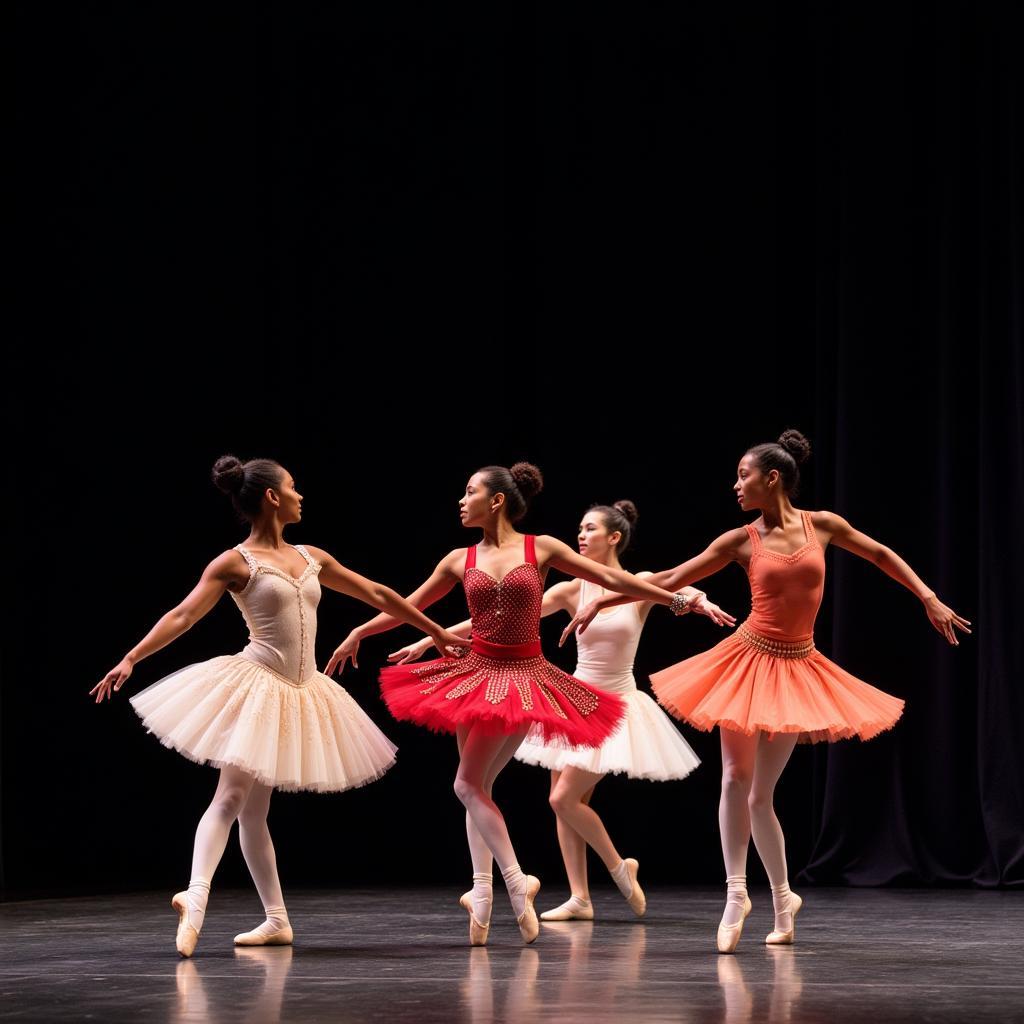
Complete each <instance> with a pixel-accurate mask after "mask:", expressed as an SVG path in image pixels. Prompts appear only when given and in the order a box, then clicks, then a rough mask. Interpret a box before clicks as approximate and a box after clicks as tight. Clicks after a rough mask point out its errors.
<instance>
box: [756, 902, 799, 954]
mask: <svg viewBox="0 0 1024 1024" xmlns="http://www.w3.org/2000/svg"><path fill="white" fill-rule="evenodd" d="M803 905H804V901H803V900H802V899H801V898H800V897H799V896H797V894H796V893H795V892H792V893H790V894H789V912H790V914H791V915H792V916H793V923H792V925H790V928H789V931H788V932H780V931H771V932H769V933H768V935H767V936H766V937H765V940H764V941H765V945H766V946H792V945H793V940H794V939H795V938H796V915H797V914H799V913H800V908H801V907H802V906H803Z"/></svg>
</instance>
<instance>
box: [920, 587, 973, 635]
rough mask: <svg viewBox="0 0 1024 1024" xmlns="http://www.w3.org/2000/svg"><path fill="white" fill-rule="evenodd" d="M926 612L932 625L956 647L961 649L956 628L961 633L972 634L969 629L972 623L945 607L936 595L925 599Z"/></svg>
mask: <svg viewBox="0 0 1024 1024" xmlns="http://www.w3.org/2000/svg"><path fill="white" fill-rule="evenodd" d="M924 610H925V612H926V613H927V614H928V618H929V619H930V620H931V624H932V625H933V626H934V627H935V628H936V629H937V630H938V631H939V632H940V633H941V634H942V635H943V636H944V637H945V638H946V639H947V640H948V641H949V642H950V643H951V644H952V645H953V646H954V647H959V646H960V641H959V640H958V639H957V637H956V633H955V632H954V627H956V629H959V630H960V632H961V633H970V632H971V631H970V630H969V629H968V628H967V627H968V626H969V625H970V624H971V623H970V622H969V621H968V620H967V619H965V618H964V617H963V616H962V615H957V613H956V612H955V611H953V609H952V608H949V607H947V606H946V605H944V604H943V603H942V602H941V601H940V600H939V599H938V598H937V597H936V596H935V595H934V594H932V596H931V597H928V598H925V602H924Z"/></svg>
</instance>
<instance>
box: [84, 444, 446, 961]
mask: <svg viewBox="0 0 1024 1024" xmlns="http://www.w3.org/2000/svg"><path fill="white" fill-rule="evenodd" d="M213 478H214V483H216V484H217V486H218V487H219V488H220V489H221V490H222V491H224V492H225V493H227V494H230V495H231V498H232V501H233V503H234V506H235V509H236V510H237V511H238V512H239V514H240V515H241V516H242V517H243V518H244V519H246V520H248V522H249V524H250V533H249V538H248V540H247V541H246V543H245V545H239V546H238V547H237V548H233V549H232V550H230V551H225V552H224V553H223V554H222V555H219V556H218V557H217V558H215V559H214V560H213V561H212V562H211V563H210V564H209V565H208V566H207V567H206V570H205V572H204V573H203V576H202V579H201V580H200V581H199V583H198V584H197V586H196V587H195V588H194V589H193V591H192V593H191V594H189V595H188V597H187V598H185V600H184V601H183V602H182V603H181V604H180V605H178V607H177V608H174V609H173V610H172V611H170V612H168V613H167V614H166V615H164V616H163V618H161V619H160V621H159V622H158V623H157V624H156V625H155V626H154V627H153V628H152V629H151V630H150V631H149V633H148V634H147V635H146V636H145V637H144V638H143V639H142V641H140V643H138V644H137V645H136V646H135V647H134V648H133V649H132V650H131V651H129V653H128V654H127V655H125V657H124V658H123V659H122V660H121V662H120V663H119V664H118V665H116V666H115V667H114V668H113V669H111V671H110V672H108V673H107V674H106V675H105V676H104V677H103V679H102V680H101V681H100V682H99V683H98V684H97V685H96V686H95V687H93V689H92V691H91V692H92V693H93V694H94V695H95V697H96V702H97V703H99V702H100V701H102V700H104V699H105V698H109V697H110V696H111V695H112V694H113V693H115V692H116V691H118V690H120V689H121V687H122V685H123V684H124V682H125V681H126V680H127V679H128V677H129V676H130V675H131V673H132V670H133V668H134V666H135V665H136V664H137V663H138V662H139V661H141V660H142V659H143V658H146V657H148V656H149V655H151V654H153V653H154V652H155V651H158V650H160V648H162V647H166V646H167V644H169V643H171V641H172V640H174V639H176V638H177V637H179V636H181V634H182V633H184V632H185V630H187V629H188V628H189V627H190V626H192V625H194V624H195V623H196V622H198V621H199V619H201V618H202V617H203V616H204V615H206V614H207V612H209V611H210V610H211V609H212V608H213V606H214V605H215V604H216V603H217V601H218V600H219V599H220V598H221V597H222V596H223V594H224V592H225V591H227V592H228V593H230V594H231V596H232V597H233V598H234V600H235V603H236V604H237V605H238V607H239V608H240V609H241V612H242V615H243V616H244V617H245V621H246V623H247V625H248V627H249V645H248V646H247V647H246V648H245V650H243V651H242V652H241V653H240V654H234V655H228V656H225V657H219V658H211V659H210V660H209V661H204V662H200V663H199V664H196V665H189V666H188V667H187V668H183V669H180V670H179V671H177V672H175V673H173V674H172V675H169V676H167V677H166V678H165V679H162V680H160V682H158V683H154V684H153V685H152V686H150V687H148V688H147V689H145V690H143V691H142V692H141V693H139V694H137V695H136V696H135V697H134V698H133V699H132V702H131V703H132V706H133V707H134V709H135V710H136V712H138V714H139V716H140V717H141V718H142V721H143V723H144V724H145V726H146V728H147V729H149V731H150V732H152V733H154V734H155V735H156V736H158V737H159V739H160V741H161V742H162V743H163V744H164V745H165V746H168V747H172V748H173V749H175V750H177V751H179V752H180V753H182V754H184V755H185V757H188V758H191V759H192V760H193V761H198V762H200V763H208V764H212V765H215V766H216V767H218V768H220V779H219V781H218V784H217V792H216V794H215V795H214V798H213V803H211V804H210V806H209V807H208V808H207V810H206V813H205V814H204V815H203V817H202V819H201V820H200V822H199V827H198V828H197V829H196V838H195V845H194V848H193V854H192V878H191V881H190V882H189V885H188V889H186V890H183V891H182V892H179V893H176V894H175V896H174V897H173V899H172V900H171V905H172V906H173V907H174V909H175V910H176V911H177V912H178V931H177V936H176V939H175V944H176V946H177V949H178V952H179V953H180V954H181V955H182V956H185V957H187V956H191V955H192V953H193V951H194V950H195V947H196V943H197V942H198V940H199V932H200V930H201V928H202V926H203V919H204V917H205V914H206V904H207V900H208V898H209V894H210V882H211V880H212V879H213V874H214V872H215V871H216V869H217V865H218V864H219V863H220V859H221V857H222V855H223V853H224V848H225V846H226V845H227V841H228V836H229V834H230V832H231V827H232V825H233V824H234V823H235V821H236V819H237V821H238V835H239V840H240V842H241V846H242V854H243V856H244V857H245V863H246V865H247V866H248V868H249V872H250V874H251V875H252V878H253V881H254V882H255V883H256V888H257V890H258V891H259V894H260V899H261V900H262V901H263V907H264V910H265V912H266V920H265V921H264V922H263V923H262V924H261V925H259V926H258V927H257V928H254V929H253V930H252V931H249V932H243V933H242V934H241V935H237V936H235V942H236V943H237V944H238V945H243V946H265V945H282V944H287V943H290V942H291V941H292V928H291V924H290V923H289V921H288V912H287V911H286V910H285V906H284V897H283V895H282V893H281V883H280V880H279V879H278V875H277V860H276V857H275V854H274V844H273V842H272V841H271V838H270V832H269V830H268V829H267V812H268V810H269V808H270V796H271V793H272V792H273V790H274V789H289V790H297V789H309V790H315V791H317V792H321V793H323V792H337V791H339V790H343V789H349V788H351V787H352V786H361V785H363V783H366V782H370V781H372V780H373V779H376V778H379V777H380V776H381V775H383V774H384V772H386V771H387V770H388V768H390V767H391V765H392V764H394V761H395V749H396V748H395V745H394V744H393V743H392V742H391V741H390V740H389V739H388V738H387V737H386V736H385V735H384V734H383V733H382V732H381V731H380V730H379V729H378V728H377V726H376V725H374V724H373V722H372V721H371V720H370V718H369V717H368V716H367V715H366V714H365V713H364V712H363V710H362V709H361V708H360V707H359V705H358V704H356V702H355V701H354V700H352V698H351V697H350V696H349V695H348V694H347V693H346V692H345V691H344V690H343V689H342V688H341V687H340V686H338V685H337V684H335V683H334V682H332V681H331V680H330V679H329V678H328V677H327V676H325V675H323V674H321V673H320V672H317V670H316V664H315V661H314V646H315V641H316V608H317V604H318V602H319V600H320V584H321V580H322V581H323V584H324V586H327V587H330V588H331V589H333V590H337V591H340V592H341V593H343V594H348V595H350V596H352V597H356V598H359V599H360V600H362V601H365V602H366V603H367V604H370V605H372V606H373V607H375V608H380V609H382V610H386V611H388V612H390V613H391V614H392V615H394V616H396V617H397V618H400V619H401V620H402V621H404V622H410V623H412V624H414V625H418V626H420V628H425V629H427V631H428V632H429V634H430V635H431V636H432V637H433V638H434V640H433V642H435V643H436V644H437V645H438V647H439V649H440V650H441V651H442V653H448V645H451V644H456V645H458V644H459V642H460V638H459V637H456V636H453V635H451V634H446V633H445V632H444V631H443V630H441V629H440V627H438V626H437V625H436V624H435V623H433V622H431V620H430V619H428V618H427V617H426V616H425V615H423V613H422V612H420V611H418V610H417V609H416V608H415V607H413V606H412V605H411V604H409V603H408V602H407V601H405V600H403V599H402V598H401V597H399V596H398V594H396V593H395V592H394V591H393V590H389V589H388V588H387V587H384V586H381V585H380V584H379V583H374V582H372V581H371V580H368V579H365V578H364V577H362V576H358V575H357V574H356V573H353V572H351V571H350V570H348V569H346V568H345V567H344V566H342V565H340V564H339V563H338V562H336V561H335V560H334V559H333V558H332V557H331V556H330V555H329V554H327V552H326V551H321V550H320V549H319V548H313V549H312V550H307V549H306V548H305V547H302V546H301V545H297V546H292V545H290V544H286V543H284V539H283V536H282V533H283V530H284V527H285V526H287V525H288V524H289V523H296V522H298V521H299V520H300V519H301V515H302V509H301V503H302V496H301V495H300V494H299V493H298V491H297V490H296V489H295V481H294V480H293V479H292V477H291V475H290V474H289V473H288V472H287V471H286V470H285V469H284V468H283V467H282V466H280V465H279V464H278V463H276V462H272V461H270V460H268V459H253V460H251V461H249V462H247V463H245V464H244V465H243V464H242V463H241V462H239V460H238V459H236V458H235V457H234V456H225V457H224V458H221V459H218V460H217V463H216V465H215V466H214V470H213Z"/></svg>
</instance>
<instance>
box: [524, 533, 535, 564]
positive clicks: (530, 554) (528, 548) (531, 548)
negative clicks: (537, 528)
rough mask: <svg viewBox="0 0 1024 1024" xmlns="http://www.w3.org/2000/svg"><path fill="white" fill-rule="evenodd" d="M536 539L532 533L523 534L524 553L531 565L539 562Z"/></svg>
mask: <svg viewBox="0 0 1024 1024" xmlns="http://www.w3.org/2000/svg"><path fill="white" fill-rule="evenodd" d="M536 539H537V538H536V537H535V536H534V535H533V534H532V533H527V534H525V535H524V536H523V554H524V555H525V558H526V561H527V562H529V563H530V565H536V564H537V548H536V547H535V545H534V541H535V540H536Z"/></svg>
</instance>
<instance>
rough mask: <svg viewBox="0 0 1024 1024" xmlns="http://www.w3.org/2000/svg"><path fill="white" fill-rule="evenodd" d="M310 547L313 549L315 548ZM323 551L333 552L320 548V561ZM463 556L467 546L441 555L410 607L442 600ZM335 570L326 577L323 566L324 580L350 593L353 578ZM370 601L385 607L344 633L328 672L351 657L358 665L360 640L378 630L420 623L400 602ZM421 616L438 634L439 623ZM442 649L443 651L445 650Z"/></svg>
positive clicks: (409, 601) (455, 579) (452, 637)
mask: <svg viewBox="0 0 1024 1024" xmlns="http://www.w3.org/2000/svg"><path fill="white" fill-rule="evenodd" d="M310 550H311V551H313V550H315V549H310ZM320 554H323V555H324V556H325V557H326V558H328V559H330V555H327V554H326V552H319V553H318V554H317V555H314V557H315V558H317V560H318V561H319V555H320ZM460 558H461V560H463V561H464V560H465V550H463V551H461V552H460V551H458V550H456V551H452V552H450V553H449V554H448V555H446V556H445V557H444V558H443V559H441V561H440V562H438V564H437V567H436V568H435V569H434V571H433V572H432V573H431V574H430V576H429V577H428V578H427V580H426V582H424V583H423V584H422V585H421V586H419V587H417V589H416V590H414V591H413V592H412V593H411V594H410V595H409V596H408V597H407V598H405V600H404V603H405V604H407V605H410V606H412V607H411V609H410V610H411V611H412V612H415V611H416V610H417V609H422V608H429V607H430V605H432V604H434V602H435V601H439V600H440V599H441V598H442V597H444V595H445V594H447V593H448V591H450V590H451V589H452V587H454V586H455V584H456V583H457V582H458V580H459V576H458V571H457V567H458V565H460V564H461V561H460ZM331 561H332V562H333V561H334V560H333V559H331ZM334 565H335V566H337V568H338V569H340V570H341V571H342V572H343V573H346V574H347V575H348V577H355V578H357V579H362V577H359V576H357V574H356V573H352V572H350V571H349V570H347V569H344V567H343V566H341V565H340V564H339V563H337V562H334ZM324 569H325V570H326V569H327V566H326V564H325V565H324ZM336 571H337V570H334V569H331V570H330V571H329V572H327V574H326V578H325V572H324V571H323V570H322V571H321V573H320V578H321V580H322V581H323V582H324V583H325V585H326V586H332V583H331V580H334V581H336V582H337V583H338V584H339V585H338V586H335V587H334V588H333V589H335V590H341V591H342V593H351V591H350V590H345V589H343V586H352V585H353V583H352V581H351V580H350V579H343V578H342V577H340V576H336V575H334V574H335V573H336ZM363 583H365V584H368V585H369V586H370V587H371V588H373V587H380V586H381V585H380V584H376V583H372V581H370V580H363ZM382 589H383V590H385V591H388V592H389V593H390V594H393V595H394V597H395V598H398V600H399V601H402V598H400V597H398V595H397V594H395V592H394V591H392V590H390V588H388V587H382ZM352 596H353V597H360V600H365V598H363V597H361V596H360V595H359V594H355V593H353V594H352ZM367 603H368V604H373V605H374V607H377V608H383V609H384V610H383V611H382V613H381V614H380V615H377V616H376V617H375V618H372V619H370V620H369V621H368V622H364V623H363V624H362V625H361V626H356V628H355V629H353V630H352V632H351V633H349V635H348V636H347V637H345V639H344V640H343V641H342V642H341V643H340V644H339V645H338V646H337V647H336V648H335V650H334V653H333V654H332V655H331V658H330V661H328V662H327V667H326V668H325V669H324V672H325V673H326V674H327V675H331V674H332V673H333V672H334V670H335V669H336V668H339V667H340V669H341V671H344V669H345V665H346V663H347V662H348V661H349V660H351V662H352V665H353V666H354V667H355V668H358V667H359V663H358V661H357V660H356V659H357V654H358V651H359V644H360V643H361V642H362V641H363V640H365V639H366V637H368V636H373V635H375V634H376V633H385V632H387V631H388V630H389V629H394V628H395V627H396V626H398V625H400V624H401V623H403V622H411V623H413V625H418V623H417V622H415V621H414V620H413V619H412V618H411V617H410V616H409V615H403V616H399V615H397V614H396V612H397V610H398V608H399V606H398V605H387V604H375V603H374V601H367ZM422 618H423V620H424V622H428V623H430V626H431V628H430V629H424V632H425V633H428V634H436V631H437V630H439V629H440V627H439V626H437V625H436V624H435V623H434V622H432V620H430V619H428V618H427V617H426V616H425V615H424V616H423V617H422ZM420 628H421V629H423V626H422V625H421V626H420ZM459 639H460V638H459V637H456V636H455V635H454V634H451V635H450V639H448V640H447V641H446V643H448V644H449V645H450V644H457V643H458V641H459ZM442 653H444V651H443V650H442Z"/></svg>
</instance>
